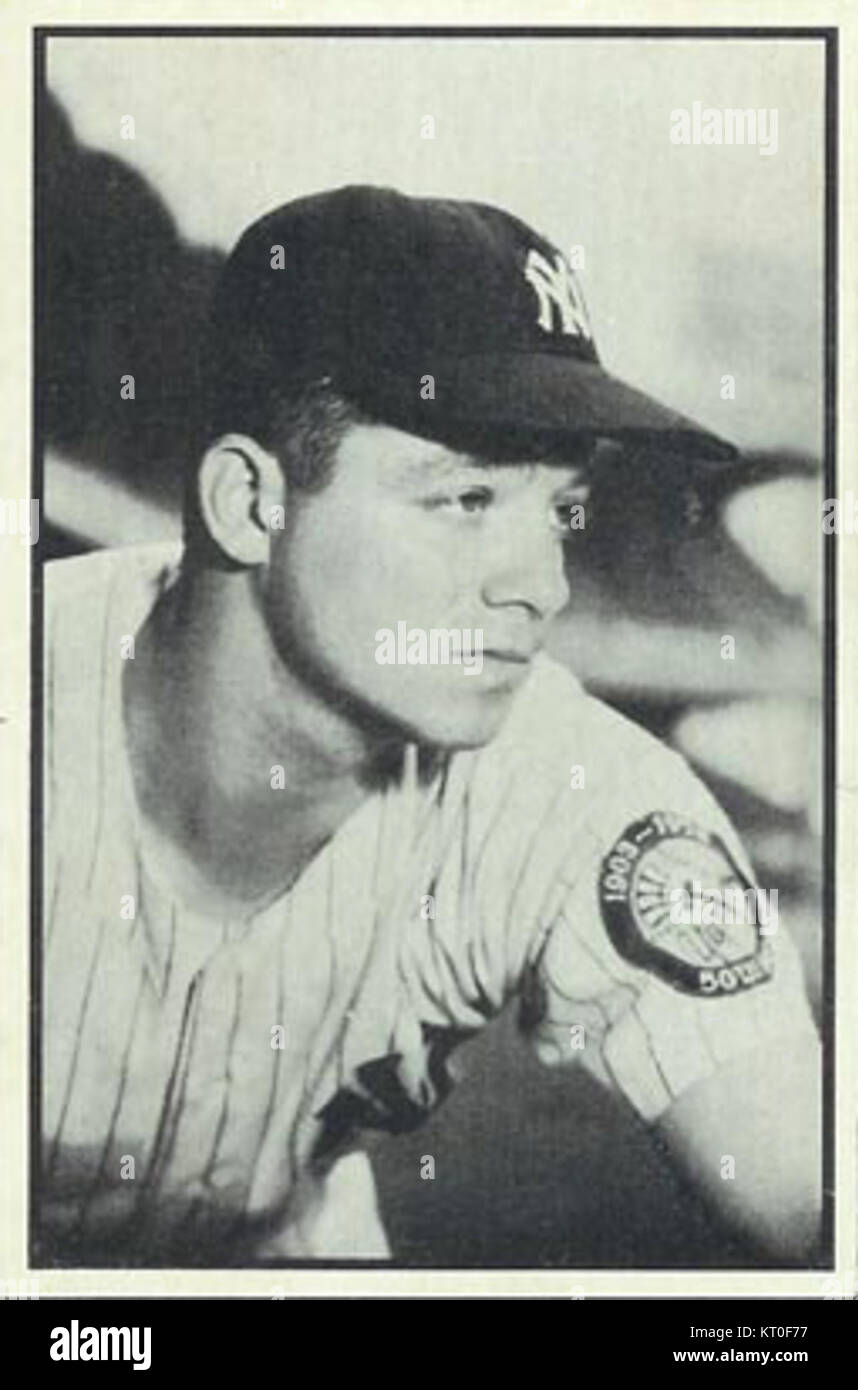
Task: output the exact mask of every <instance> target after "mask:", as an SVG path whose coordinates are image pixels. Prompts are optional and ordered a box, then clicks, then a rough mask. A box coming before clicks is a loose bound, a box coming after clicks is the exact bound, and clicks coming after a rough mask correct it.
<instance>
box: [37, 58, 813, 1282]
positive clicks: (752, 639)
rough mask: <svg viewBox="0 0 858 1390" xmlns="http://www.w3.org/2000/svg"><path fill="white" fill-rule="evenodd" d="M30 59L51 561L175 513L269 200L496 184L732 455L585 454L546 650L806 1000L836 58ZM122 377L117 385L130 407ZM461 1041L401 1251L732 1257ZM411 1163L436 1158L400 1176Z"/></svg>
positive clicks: (160, 529) (569, 1094)
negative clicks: (705, 474) (780, 951)
mask: <svg viewBox="0 0 858 1390" xmlns="http://www.w3.org/2000/svg"><path fill="white" fill-rule="evenodd" d="M46 78H47V86H48V91H47V93H46V95H45V99H44V101H43V103H42V106H41V109H40V118H39V145H40V149H39V160H40V170H41V179H40V185H39V226H40V236H39V244H38V247H37V259H38V276H39V286H40V288H39V296H40V298H39V305H40V321H39V325H38V336H39V341H38V354H39V372H38V384H37V393H38V400H37V404H38V408H39V411H40V419H41V421H42V432H43V445H44V451H45V452H44V494H45V495H44V498H43V499H42V502H43V524H42V535H41V541H42V554H43V555H44V556H45V558H47V559H52V558H58V557H61V556H64V555H69V554H75V553H80V552H83V551H86V550H90V549H95V548H98V547H100V546H108V545H111V546H112V545H125V544H134V543H137V542H145V541H149V540H162V539H168V538H171V537H174V536H175V537H177V536H178V535H179V534H180V522H179V504H180V496H181V478H182V472H183V468H184V466H185V461H186V460H187V459H188V458H189V457H192V456H193V455H194V454H195V453H196V452H197V450H198V449H199V446H200V444H201V438H202V437H201V431H200V422H199V420H198V419H197V418H195V408H196V402H197V400H198V396H199V390H198V388H199V382H200V380H201V375H202V372H203V368H204V361H203V355H202V354H203V351H204V341H205V338H204V325H205V316H206V312H207V306H208V299H209V295H210V292H211V288H212V285H213V282H214V279H215V277H216V275H217V271H218V267H219V265H220V263H221V261H222V259H223V256H224V254H225V252H226V251H227V250H228V249H229V247H230V246H231V244H232V243H233V242H234V241H235V240H236V239H237V237H238V235H239V234H240V232H241V231H242V230H243V228H244V227H245V226H246V225H247V223H248V222H250V221H251V220H253V218H255V217H257V216H258V215H260V214H261V213H263V212H264V211H267V210H268V209H269V208H270V207H272V206H274V205H275V204H277V203H279V202H283V201H286V200H287V199H289V198H292V197H297V196H300V195H303V194H306V193H309V192H313V191H315V190H319V189H323V188H328V187H334V186H336V185H338V184H342V183H350V182H370V183H379V184H390V185H393V186H395V187H398V188H400V189H401V190H403V191H404V192H408V193H417V194H437V195H440V196H450V197H468V198H475V199H481V200H484V201H488V202H495V203H498V204H500V205H502V206H505V207H508V208H509V210H510V211H512V212H514V213H516V214H517V215H518V216H520V217H522V218H524V220H526V221H529V222H531V223H532V224H533V225H534V226H535V227H537V228H538V229H539V230H540V231H542V232H544V233H545V234H546V235H548V236H550V237H552V238H553V239H554V240H555V241H556V242H557V244H558V245H560V246H563V247H565V248H570V247H572V246H576V247H581V248H583V253H584V261H583V268H582V270H581V271H580V272H579V275H580V278H581V280H582V283H583V287H584V292H585V295H586V298H587V301H588V305H589V309H590V315H591V319H592V321H593V326H594V331H595V334H596V340H597V343H598V345H599V349H600V352H601V356H602V359H603V362H604V363H605V365H606V366H607V367H608V369H609V370H611V371H613V372H615V373H616V374H617V375H619V376H622V377H624V378H625V379H626V380H629V381H631V382H632V383H633V384H635V385H637V386H640V387H642V388H644V389H646V390H650V391H652V392H653V394H655V395H656V396H657V397H658V398H660V399H662V400H664V401H665V402H666V403H668V404H670V405H672V406H674V407H676V408H677V409H680V410H682V411H685V412H687V413H688V414H690V415H692V416H694V417H696V418H697V419H699V420H700V421H701V422H703V423H704V424H706V425H708V426H709V427H710V428H712V429H713V430H715V431H716V432H717V433H719V434H721V435H723V436H725V437H726V438H729V439H731V440H733V441H734V442H736V443H737V444H738V445H739V446H740V447H741V448H742V449H743V451H744V452H743V458H742V462H741V466H740V467H738V468H731V469H728V470H727V471H726V472H725V473H724V474H722V475H720V476H719V477H718V478H717V479H714V480H711V481H707V482H704V483H703V484H702V485H701V486H699V487H697V488H691V487H690V486H688V485H687V483H686V480H684V479H681V480H678V481H677V482H676V485H675V486H672V487H671V488H669V489H667V488H665V486H664V485H663V481H662V474H661V473H660V470H659V467H658V460H654V459H646V458H637V459H630V458H623V457H622V456H619V457H614V458H611V459H609V460H607V461H606V465H605V474H604V481H603V484H602V485H601V486H600V487H597V489H596V493H595V496H594V499H593V505H592V508H591V509H590V510H589V511H588V517H587V526H586V529H585V531H583V532H577V533H575V539H574V544H573V545H570V547H569V560H568V564H569V578H570V584H571V590H572V600H571V603H570V606H569V609H568V611H567V613H566V614H565V615H564V617H563V619H562V620H561V621H560V622H559V623H558V626H557V631H556V635H555V640H554V653H555V655H556V656H557V657H558V658H559V659H561V660H563V661H565V662H566V663H567V664H568V665H569V666H570V667H571V668H572V670H574V672H575V673H576V675H578V676H579V677H580V678H581V679H582V680H584V682H585V683H586V684H587V686H588V687H589V688H590V689H591V690H592V691H593V692H594V693H596V694H598V695H599V696H601V697H602V698H604V699H605V700H607V701H609V702H610V703H611V704H613V705H614V706H616V707H617V708H618V709H620V710H622V711H623V712H624V713H626V714H628V715H630V716H631V717H632V718H633V719H636V720H637V721H638V722H640V723H642V724H644V725H645V726H646V727H647V728H649V729H650V730H652V731H653V732H654V733H655V734H657V735H658V736H659V737H660V738H663V739H665V740H666V742H668V743H669V744H670V745H672V746H674V747H676V748H678V749H679V750H680V751H682V752H683V753H684V754H685V755H686V757H688V759H689V760H690V761H691V763H692V765H693V766H694V767H695V768H696V769H697V771H698V772H699V773H700V774H701V775H702V776H703V778H704V779H705V780H706V781H707V782H708V784H709V785H710V786H711V788H712V789H713V791H714V792H715V794H716V795H717V797H718V798H719V800H720V801H721V803H722V805H723V806H724V807H725V808H726V810H727V811H728V813H729V814H730V815H731V816H732V817H733V819H734V821H735V823H736V825H737V827H738V829H739V831H740V833H741V834H742V836H743V838H744V841H745V844H746V846H747V848H748V851H749V853H750V855H751V857H752V859H753V861H754V863H755V866H756V869H757V874H758V882H759V883H760V885H761V886H762V887H764V888H766V889H771V888H777V890H778V893H779V910H780V913H781V914H782V916H783V917H784V919H785V920H786V921H787V922H788V923H789V926H790V929H791V930H792V932H793V933H794V935H795V938H796V940H797V943H798V946H799V949H800V951H801V954H802V959H803V962H804V967H805V974H806V979H807V985H808V993H809V996H810V999H811V1003H812V1005H813V1007H814V1010H815V1011H816V1015H817V1018H818V1019H819V1018H820V1016H821V925H822V923H821V912H820V892H821V879H822V857H821V856H822V851H821V832H822V761H821V760H822V732H821V729H822V725H821V696H822V657H821V644H822V535H821V527H820V524H819V518H820V515H821V501H822V497H823V486H822V476H821V453H822V402H823V375H822V370H823V358H822V350H823V318H822V315H823V194H824V189H823V174H824V153H823V137H824V107H823V54H822V50H821V46H820V45H818V44H815V43H813V42H805V41H787V40H781V41H778V42H772V41H723V40H719V41H718V42H711V41H705V40H695V41H690V40H685V41H679V40H657V41H656V40H649V41H647V40H629V39H611V40H592V39H586V40H585V39H563V40H556V39H552V40H536V39H515V40H510V39H478V40H474V39H468V40H464V39H457V40H450V39H431V38H425V39H422V40H420V41H416V40H411V39H378V38H368V39H362V40H355V39H353V40H350V41H349V40H344V39H330V38H329V39H325V38H316V39H308V38H295V37H283V36H278V37H267V38H264V39H257V38H238V39H231V40H224V39H213V38H209V37H200V38H169V39H160V38H158V39H153V38H148V37H142V38H128V37H119V38H110V39H105V38H87V39H83V38H52V39H50V40H49V43H48V49H47V64H46ZM694 101H702V102H703V104H704V105H709V106H717V107H741V108H743V109H747V108H748V107H753V108H756V109H760V108H767V109H772V108H774V109H777V111H778V117H779V141H778V152H777V154H775V155H772V156H762V155H760V153H759V151H758V150H757V149H756V148H754V147H743V148H742V147H733V148H729V147H683V146H674V145H671V144H670V142H669V138H668V132H669V118H670V112H671V110H673V109H675V108H678V107H685V108H688V109H690V108H691V105H692V103H693V102H694ZM427 116H431V117H432V118H433V121H434V136H433V138H431V139H427V138H423V136H422V135H421V131H423V132H425V131H426V129H427V124H426V121H425V118H426V117H427ZM128 117H131V118H132V123H133V125H129V123H128V120H127V118H128ZM132 129H133V137H132V138H126V137H128V133H129V130H132ZM123 131H124V134H123ZM125 373H131V374H133V376H134V378H135V399H134V400H133V401H126V400H122V399H120V394H119V379H120V377H121V376H122V375H123V374H125ZM726 376H730V377H732V378H733V379H734V382H735V395H734V396H733V397H731V396H729V394H728V395H726V397H725V395H724V394H723V390H722V384H723V379H724V378H725V377H726ZM725 635H729V636H732V637H733V638H734V642H735V656H734V657H733V658H732V659H726V660H725V659H724V658H723V657H722V643H721V639H722V637H723V636H725ZM460 1057H461V1065H460V1069H461V1071H462V1073H463V1075H462V1079H461V1081H460V1084H459V1086H458V1088H457V1090H456V1091H455V1092H454V1093H453V1096H452V1097H451V1099H450V1100H449V1101H448V1102H447V1104H446V1105H445V1107H444V1108H443V1109H442V1110H441V1111H440V1112H439V1114H438V1115H437V1116H436V1117H435V1118H434V1119H433V1121H432V1123H431V1125H430V1126H428V1127H427V1128H425V1129H423V1130H421V1131H420V1132H418V1133H417V1134H416V1135H411V1136H403V1137H401V1138H398V1139H395V1140H393V1139H390V1140H387V1139H386V1140H383V1141H381V1142H379V1143H378V1144H376V1145H375V1146H374V1150H373V1161H374V1164H375V1168H376V1172H377V1175H378V1179H379V1186H380V1193H381V1200H382V1207H383V1210H384V1213H385V1217H386V1220H387V1224H388V1227H389V1230H390V1233H391V1239H392V1243H393V1246H394V1250H395V1253H396V1257H397V1258H398V1259H400V1260H402V1261H403V1262H405V1263H426V1264H438V1265H451V1264H465V1265H467V1264H498V1265H507V1266H511V1265H515V1264H521V1265H528V1264H535V1263H538V1264H568V1265H573V1266H579V1267H594V1268H597V1267H599V1266H606V1267H623V1266H628V1267H639V1268H647V1267H652V1268H655V1267H663V1268H670V1267H672V1266H682V1265H693V1266H696V1267H700V1268H705V1267H707V1266H712V1267H716V1266H725V1265H736V1264H741V1263H742V1262H743V1261H744V1259H745V1257H744V1255H743V1254H742V1252H741V1251H739V1250H737V1249H734V1248H732V1247H731V1246H730V1245H729V1244H728V1243H726V1242H725V1240H724V1239H723V1237H721V1236H720V1235H719V1234H718V1233H716V1232H715V1231H714V1230H713V1229H711V1228H710V1226H709V1224H708V1221H707V1218H706V1214H705V1213H704V1212H703V1211H702V1209H701V1208H700V1207H699V1206H698V1204H697V1202H696V1200H695V1199H694V1198H693V1197H692V1196H690V1195H689V1194H687V1193H686V1192H684V1191H683V1190H682V1189H681V1188H680V1186H679V1185H678V1183H677V1181H676V1179H675V1178H674V1177H673V1176H672V1174H671V1173H670V1171H669V1170H668V1168H667V1166H666V1165H665V1164H664V1163H663V1161H662V1158H661V1155H660V1154H659V1152H658V1150H657V1148H656V1146H655V1145H654V1143H653V1141H652V1140H651V1138H650V1137H649V1136H648V1134H647V1133H646V1131H645V1130H644V1128H643V1126H641V1125H640V1124H638V1122H637V1121H636V1120H635V1119H634V1118H633V1117H630V1116H629V1115H628V1114H626V1113H625V1111H623V1110H621V1109H620V1108H619V1106H618V1105H616V1104H615V1103H614V1102H613V1101H612V1100H611V1099H610V1098H609V1097H606V1096H604V1095H603V1094H602V1093H601V1092H600V1091H599V1090H598V1088H597V1087H596V1084H595V1083H594V1082H593V1081H592V1080H590V1079H589V1078H587V1077H586V1076H585V1075H583V1074H582V1075H580V1076H578V1075H575V1074H572V1075H568V1074H567V1075H565V1076H558V1075H557V1074H556V1073H555V1072H550V1073H549V1072H548V1071H545V1070H543V1069H542V1068H541V1067H540V1066H539V1065H538V1063H537V1062H536V1061H535V1060H533V1059H532V1058H531V1057H530V1056H529V1054H528V1053H527V1051H526V1049H525V1048H523V1047H522V1046H521V1044H520V1043H519V1041H518V1039H517V1035H516V1032H515V1027H514V1021H513V1019H512V1018H510V1017H506V1016H505V1017H503V1018H502V1019H501V1020H500V1021H499V1022H498V1023H497V1024H496V1025H494V1026H493V1027H491V1028H489V1029H487V1030H486V1031H485V1033H484V1034H483V1035H482V1036H481V1037H480V1038H479V1039H478V1040H477V1041H475V1042H474V1043H472V1044H470V1045H469V1046H468V1047H466V1048H465V1049H464V1050H463V1051H462V1053H461V1054H460ZM422 1154H432V1155H433V1156H434V1158H435V1166H436V1178H435V1181H434V1182H426V1181H423V1180H421V1179H420V1177H419V1157H420V1156H421V1155H422ZM511 1252H512V1253H511Z"/></svg>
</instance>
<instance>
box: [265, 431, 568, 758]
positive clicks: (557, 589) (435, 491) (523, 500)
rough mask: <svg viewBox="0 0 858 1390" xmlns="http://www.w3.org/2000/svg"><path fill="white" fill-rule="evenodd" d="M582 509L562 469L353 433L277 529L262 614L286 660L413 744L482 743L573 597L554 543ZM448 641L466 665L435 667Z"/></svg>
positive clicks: (399, 435) (406, 438)
mask: <svg viewBox="0 0 858 1390" xmlns="http://www.w3.org/2000/svg"><path fill="white" fill-rule="evenodd" d="M582 500H583V475H582V472H581V470H576V469H575V468H573V467H571V466H569V467H566V466H549V465H546V464H541V463H535V464H526V463H521V464H518V463H515V464H503V465H501V466H498V465H495V466H490V465H487V464H486V462H485V461H484V460H483V461H480V463H477V462H476V461H474V460H472V459H471V458H470V457H469V456H468V455H465V454H460V453H456V452H454V451H453V450H452V449H450V448H447V447H445V446H444V445H442V444H437V443H432V442H428V441H426V440H425V439H422V438H419V437H417V436H415V435H411V434H405V433H403V432H402V431H400V430H397V429H393V428H389V427H387V426H381V425H359V426H354V427H352V428H351V429H350V430H349V431H348V433H347V435H346V436H345V437H344V439H343V441H342V443H341V444H340V447H339V450H338V455H337V463H336V467H335V470H334V475H333V478H332V480H331V481H330V482H329V484H328V485H327V486H326V487H325V488H324V489H323V490H322V491H321V492H319V493H317V494H313V495H310V496H306V495H298V496H296V494H295V493H294V491H293V492H292V493H291V494H290V497H289V499H288V505H287V518H288V519H287V525H286V528H285V529H284V530H283V531H281V532H277V531H275V532H274V533H273V535H274V541H273V546H272V563H271V567H270V571H269V574H268V582H267V585H266V608H267V615H268V621H269V626H270V629H271V632H272V636H273V638H274V641H275V644H276V646H277V648H278V651H279V653H280V656H281V658H282V659H283V661H284V662H285V663H286V664H287V665H288V666H291V667H294V668H296V669H300V670H303V671H304V672H309V673H312V675H313V676H315V677H316V680H315V684H316V686H317V688H318V686H319V684H320V683H321V686H322V688H328V689H330V692H331V697H332V699H334V700H336V699H337V697H338V695H339V694H348V695H349V696H351V697H352V698H353V699H355V698H356V701H357V706H356V707H357V708H361V709H363V710H364V711H367V710H368V711H371V712H375V713H376V714H377V715H378V716H381V718H382V719H383V720H384V722H385V723H386V724H388V725H391V724H392V725H393V726H394V727H395V728H398V729H400V730H401V731H402V732H404V733H406V734H407V735H409V736H410V737H413V738H416V739H417V740H418V741H420V742H425V743H433V744H437V745H440V746H442V747H476V746H479V745H480V744H483V743H485V742H486V741H487V740H488V739H490V738H492V736H493V735H494V734H495V733H496V731H497V729H498V727H499V725H500V723H501V721H502V720H503V718H504V716H505V715H506V713H507V710H508V708H509V704H510V700H511V698H512V696H513V695H514V694H515V692H516V690H517V689H518V688H519V687H520V686H521V684H522V682H523V681H524V679H525V678H526V676H527V674H528V671H529V669H530V663H531V661H532V658H533V656H534V655H535V653H536V652H537V651H538V649H539V648H540V647H541V646H542V644H543V642H544V640H545V636H546V631H547V628H548V625H549V623H550V621H551V619H552V618H553V617H554V615H555V614H556V613H557V611H558V610H559V609H560V608H561V607H562V606H563V604H564V603H565V601H566V599H567V596H568V591H567V587H566V581H565V578H564V570H563V553H562V536H563V534H564V532H565V534H566V535H569V523H570V507H571V505H572V504H574V503H575V502H581V501H582ZM433 630H435V633H436V638H435V644H434V655H435V658H436V659H435V660H434V661H432V660H431V659H430V660H426V658H427V657H429V658H431V657H432V655H433V638H432V632H433ZM441 630H443V631H444V632H446V633H447V634H451V636H450V637H443V636H441V635H440V634H441ZM421 633H422V634H424V637H423V638H421V636H420V634H421ZM388 634H389V635H388ZM448 642H449V643H450V645H447V644H448ZM457 646H458V647H459V649H460V656H461V660H460V661H459V662H455V661H453V660H450V661H449V662H447V663H444V661H443V659H439V658H442V656H443V652H444V650H445V648H446V650H447V652H448V654H450V655H453V654H454V653H455V652H456V649H457ZM409 654H410V657H411V660H410V662H409V661H406V663H404V664H403V663H402V661H401V658H402V657H403V656H405V657H406V658H407V657H408V656H409ZM421 657H423V659H422V660H421ZM379 658H381V659H379Z"/></svg>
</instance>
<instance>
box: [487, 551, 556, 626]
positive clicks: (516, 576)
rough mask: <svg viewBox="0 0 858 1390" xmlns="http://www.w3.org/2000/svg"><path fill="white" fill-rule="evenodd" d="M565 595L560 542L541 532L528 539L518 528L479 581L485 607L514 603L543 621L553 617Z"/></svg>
mask: <svg viewBox="0 0 858 1390" xmlns="http://www.w3.org/2000/svg"><path fill="white" fill-rule="evenodd" d="M568 598H569V585H568V584H567V582H566V572H565V569H564V565H563V554H562V551H561V548H560V546H558V545H557V544H556V542H554V541H552V540H551V538H547V539H546V538H545V536H544V535H540V536H538V537H535V538H533V539H532V540H528V538H527V537H526V535H525V534H524V533H523V532H522V531H519V532H518V533H517V534H516V535H514V536H511V537H510V540H509V545H508V547H507V549H506V553H505V554H504V555H503V556H499V557H498V560H497V562H496V563H495V564H494V565H493V566H492V567H491V569H490V571H489V572H488V573H487V574H486V576H485V577H484V579H483V583H482V599H483V602H484V603H485V604H486V606H487V607H489V608H507V607H518V608H522V609H526V610H527V611H528V612H529V614H530V615H531V616H532V617H534V618H539V619H542V620H543V621H547V620H548V619H550V618H553V617H554V615H555V613H558V612H559V611H560V609H561V608H562V607H563V606H564V604H565V603H566V601H567V599H568Z"/></svg>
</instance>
